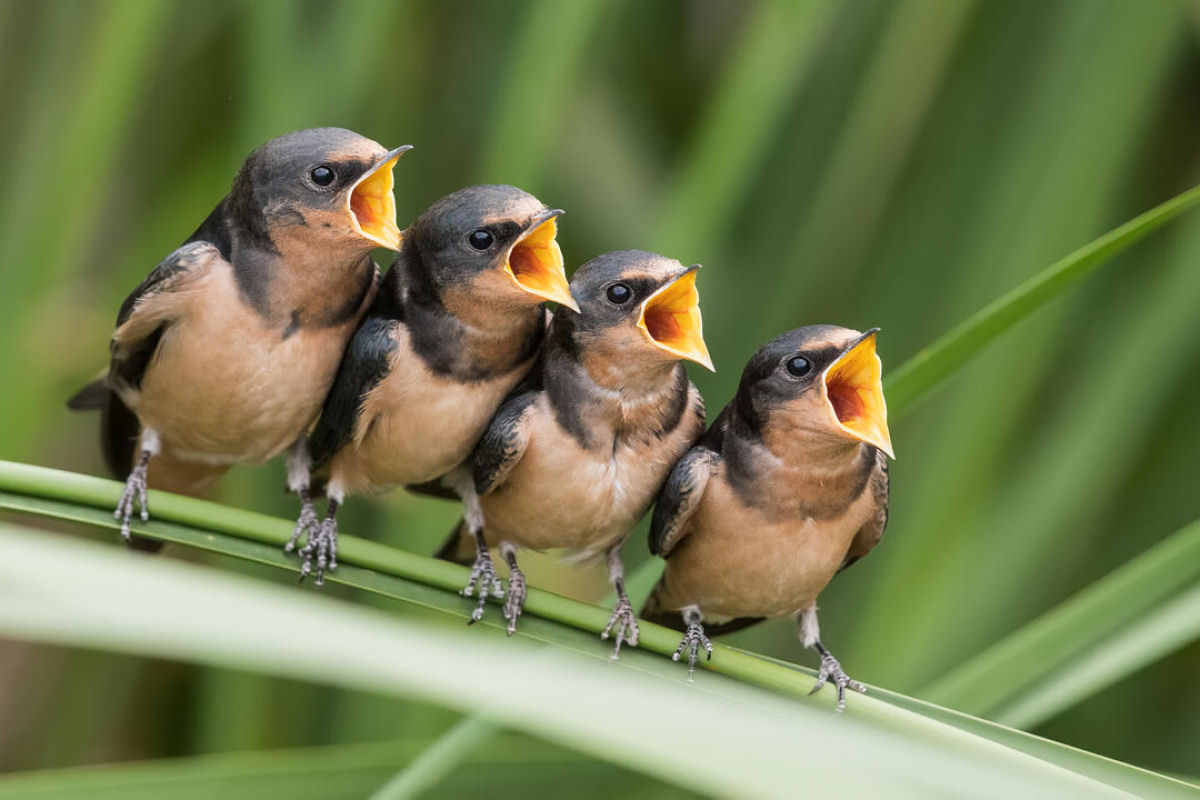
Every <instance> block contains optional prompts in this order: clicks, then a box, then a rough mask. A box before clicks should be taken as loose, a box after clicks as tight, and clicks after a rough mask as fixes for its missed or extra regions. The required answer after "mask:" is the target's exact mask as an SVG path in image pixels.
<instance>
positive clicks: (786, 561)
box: [642, 325, 895, 709]
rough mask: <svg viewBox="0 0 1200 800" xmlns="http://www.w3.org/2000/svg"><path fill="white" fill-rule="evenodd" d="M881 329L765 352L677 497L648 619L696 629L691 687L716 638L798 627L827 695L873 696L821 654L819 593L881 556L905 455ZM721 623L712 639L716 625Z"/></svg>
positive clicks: (669, 507)
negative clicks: (886, 383)
mask: <svg viewBox="0 0 1200 800" xmlns="http://www.w3.org/2000/svg"><path fill="white" fill-rule="evenodd" d="M875 334H876V330H871V331H867V332H866V333H859V332H858V331H853V330H848V329H846V328H839V327H835V326H832V325H812V326H809V327H804V328H797V329H795V330H792V331H789V332H788V333H785V334H783V335H782V336H779V337H777V338H775V339H773V340H772V341H770V342H768V343H767V344H766V345H764V346H763V347H762V349H760V350H759V351H758V352H757V353H755V355H754V357H753V358H751V359H750V362H749V363H748V364H747V365H746V369H745V371H744V372H743V373H742V379H741V384H740V386H739V387H738V390H737V394H736V396H735V397H734V399H733V401H732V402H730V403H729V405H727V406H726V407H725V408H724V409H723V410H722V411H721V413H720V415H719V416H718V417H717V419H716V421H715V422H714V423H713V425H712V426H711V427H710V428H709V430H708V431H707V432H706V433H705V435H704V437H703V438H702V439H701V440H700V441H699V442H698V443H697V444H696V446H695V447H693V448H692V449H691V450H689V451H688V453H687V455H685V456H684V457H683V458H682V459H680V461H679V463H678V464H677V465H676V466H675V468H674V469H673V470H672V472H671V476H670V478H669V479H668V480H667V482H666V484H665V485H664V486H663V489H662V492H661V493H660V495H659V497H658V503H657V505H656V506H655V509H654V515H653V517H652V518H651V525H650V549H651V551H653V552H654V553H655V554H656V555H659V556H662V557H663V558H665V559H666V560H667V564H666V569H665V571H664V572H663V575H662V578H661V579H660V580H659V582H658V585H657V586H655V588H654V591H653V592H652V593H651V595H650V598H649V600H648V601H647V603H646V606H645V608H644V609H643V610H642V616H643V617H644V618H645V619H647V620H650V621H652V622H657V623H659V624H662V625H666V626H668V627H672V628H676V629H677V630H680V631H684V638H683V641H682V642H681V643H680V645H679V649H678V650H677V651H676V652H675V655H674V659H675V660H677V661H678V660H679V658H680V657H681V656H682V655H683V654H684V653H685V652H686V653H687V655H688V678H689V680H690V679H691V677H692V674H693V673H694V672H695V669H696V660H697V657H698V655H699V652H700V650H701V649H704V650H706V651H707V653H708V657H709V658H711V657H712V644H711V643H710V642H709V640H708V635H716V634H719V633H728V632H731V631H735V630H740V629H741V628H744V627H746V626H748V625H752V624H754V623H756V622H760V621H761V620H763V619H765V618H769V617H795V618H796V621H797V624H798V631H799V637H800V640H801V641H802V642H803V644H804V646H805V647H812V648H816V650H817V652H818V653H819V654H820V656H821V667H820V671H819V673H818V679H817V684H816V686H815V687H813V691H814V692H815V691H817V690H818V689H820V688H821V687H822V686H823V685H824V684H825V683H826V682H827V681H833V683H834V685H835V686H836V687H837V694H838V708H839V709H841V708H844V707H845V702H846V689H847V688H851V689H854V690H856V691H860V692H865V691H866V688H865V687H863V686H862V685H861V684H859V683H858V682H857V681H853V680H851V679H850V678H849V676H847V675H846V673H845V672H844V671H843V669H842V667H841V664H839V663H838V661H837V659H835V658H834V657H833V655H832V654H831V653H830V652H829V650H828V649H826V648H825V646H824V645H823V644H822V643H821V638H820V630H819V627H818V624H817V596H818V595H819V594H820V592H821V590H823V589H824V588H825V586H826V585H827V584H828V583H829V581H830V580H831V579H832V578H833V576H834V575H835V574H836V573H838V572H840V571H841V570H843V569H846V568H847V567H849V566H850V565H851V564H853V563H854V562H855V561H857V560H858V559H860V558H862V557H863V556H865V555H866V554H867V553H869V552H871V549H872V548H874V547H875V545H876V544H877V543H878V542H879V538H880V537H881V536H882V535H883V529H884V527H885V526H886V525H887V519H888V464H887V459H888V458H894V457H895V456H894V454H893V452H892V441H891V434H890V433H889V432H888V426H887V405H886V403H885V401H884V397H883V384H882V381H881V372H882V366H881V363H880V360H879V356H878V355H877V354H876V352H875ZM706 624H707V628H706Z"/></svg>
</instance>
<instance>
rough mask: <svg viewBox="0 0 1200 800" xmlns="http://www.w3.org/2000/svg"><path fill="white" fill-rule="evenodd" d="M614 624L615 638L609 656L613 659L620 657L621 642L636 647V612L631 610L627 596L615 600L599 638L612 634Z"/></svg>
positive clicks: (638, 633) (605, 637)
mask: <svg viewBox="0 0 1200 800" xmlns="http://www.w3.org/2000/svg"><path fill="white" fill-rule="evenodd" d="M614 626H616V631H617V635H616V639H615V640H614V642H613V650H612V654H611V655H610V656H609V658H611V659H612V660H613V661H616V660H617V659H619V658H620V657H621V643H622V642H624V643H627V644H628V645H629V646H630V647H637V643H638V636H639V635H640V633H641V632H640V631H639V630H638V624H637V614H635V613H634V611H633V604H632V603H630V602H629V598H628V597H622V598H620V599H619V600H617V604H616V605H615V606H614V607H613V612H612V616H610V617H609V618H608V625H606V626H604V630H603V631H602V632H601V633H600V638H601V639H607V638H608V637H609V635H611V634H612V631H613V627H614Z"/></svg>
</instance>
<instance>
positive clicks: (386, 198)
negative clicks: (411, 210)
mask: <svg viewBox="0 0 1200 800" xmlns="http://www.w3.org/2000/svg"><path fill="white" fill-rule="evenodd" d="M411 149H412V145H408V144H406V145H404V146H403V147H397V148H396V149H395V150H393V151H391V152H390V153H387V154H385V155H384V156H383V157H382V158H381V159H379V162H378V163H377V164H376V165H375V166H373V167H371V169H369V170H367V172H366V174H364V175H363V176H362V177H361V178H359V179H358V181H357V182H356V183H355V184H354V186H353V187H352V188H351V189H350V194H349V196H348V200H347V203H348V204H349V206H350V218H351V219H352V220H354V229H355V230H356V231H357V232H358V234H359V235H360V236H362V237H363V238H364V239H369V240H370V241H372V242H374V243H375V244H377V245H379V246H380V247H386V248H388V249H389V250H399V249H400V240H401V235H400V228H399V226H397V225H396V198H395V196H394V195H393V194H392V186H393V185H394V182H395V178H394V176H393V175H392V167H394V166H396V162H397V161H398V160H399V159H400V156H402V155H403V154H404V152H405V151H406V150H411Z"/></svg>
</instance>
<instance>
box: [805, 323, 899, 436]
mask: <svg viewBox="0 0 1200 800" xmlns="http://www.w3.org/2000/svg"><path fill="white" fill-rule="evenodd" d="M875 334H876V331H868V332H867V333H865V334H864V335H863V337H862V338H861V339H859V340H858V341H857V342H855V343H854V345H853V346H851V347H850V349H848V350H847V351H846V352H845V353H842V355H840V356H838V358H837V360H836V361H834V362H833V363H832V364H830V365H829V368H828V369H826V370H825V374H824V376H823V379H824V383H825V397H826V399H827V400H828V401H829V411H830V413H831V414H832V415H833V417H834V419H835V420H836V422H837V425H838V427H840V428H841V429H842V430H843V431H845V432H846V433H848V434H849V435H850V436H853V437H854V438H855V439H858V440H859V441H863V442H866V443H867V444H870V445H873V446H875V447H877V448H879V449H880V450H882V451H883V452H884V453H886V454H887V456H888V458H893V459H894V458H895V457H896V454H895V452H894V451H893V450H892V435H891V432H890V431H889V430H888V424H887V402H886V401H885V400H884V397H883V363H882V362H881V361H880V360H879V355H878V354H877V353H876V352H875Z"/></svg>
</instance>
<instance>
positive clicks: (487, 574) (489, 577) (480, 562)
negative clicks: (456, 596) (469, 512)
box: [462, 549, 504, 625]
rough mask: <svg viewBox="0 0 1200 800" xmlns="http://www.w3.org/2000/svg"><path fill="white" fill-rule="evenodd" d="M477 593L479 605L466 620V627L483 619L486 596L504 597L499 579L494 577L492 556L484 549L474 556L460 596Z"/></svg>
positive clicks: (469, 595)
mask: <svg viewBox="0 0 1200 800" xmlns="http://www.w3.org/2000/svg"><path fill="white" fill-rule="evenodd" d="M477 592H478V594H479V603H478V604H477V605H476V606H475V610H474V611H472V612H471V618H470V619H469V620H467V624H468V625H474V624H475V623H476V622H479V620H481V619H483V610H484V608H485V607H486V606H487V600H488V595H491V596H492V597H497V598H499V597H504V589H503V588H502V587H501V586H500V578H499V577H497V575H496V567H495V565H494V564H493V563H492V555H491V553H489V552H488V551H487V550H486V549H481V550H480V551H479V553H478V554H477V555H476V556H475V563H474V564H472V565H471V576H470V577H469V578H467V585H466V586H464V587H463V590H462V596H463V597H471V596H473V595H475V594H476V593H477Z"/></svg>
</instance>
